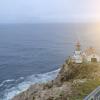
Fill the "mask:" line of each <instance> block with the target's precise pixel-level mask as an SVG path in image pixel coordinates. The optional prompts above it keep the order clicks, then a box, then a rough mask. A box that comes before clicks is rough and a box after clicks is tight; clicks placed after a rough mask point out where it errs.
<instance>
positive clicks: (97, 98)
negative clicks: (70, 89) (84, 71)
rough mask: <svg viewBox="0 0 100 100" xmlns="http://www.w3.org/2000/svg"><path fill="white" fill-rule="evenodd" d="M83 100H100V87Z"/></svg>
mask: <svg viewBox="0 0 100 100" xmlns="http://www.w3.org/2000/svg"><path fill="white" fill-rule="evenodd" d="M83 100H100V86H98V87H97V88H96V89H95V90H94V91H93V92H91V93H90V94H89V95H88V96H87V97H85V98H84V99H83Z"/></svg>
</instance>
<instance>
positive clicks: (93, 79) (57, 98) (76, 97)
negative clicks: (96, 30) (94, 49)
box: [12, 62, 100, 100]
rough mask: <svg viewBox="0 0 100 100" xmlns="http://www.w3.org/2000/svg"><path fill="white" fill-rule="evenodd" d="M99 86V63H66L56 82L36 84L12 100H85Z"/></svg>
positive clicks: (61, 68)
mask: <svg viewBox="0 0 100 100" xmlns="http://www.w3.org/2000/svg"><path fill="white" fill-rule="evenodd" d="M99 85H100V64H99V63H81V64H75V63H67V62H65V63H64V64H63V65H62V66H61V67H60V71H59V73H58V75H57V77H56V78H55V79H54V80H51V81H49V82H47V83H40V84H34V85H32V86H30V88H29V89H27V90H26V91H24V92H22V93H20V94H19V95H17V96H15V97H14V98H13V99H12V100H83V99H84V98H85V97H86V96H87V95H88V94H89V93H90V92H92V91H93V90H94V89H95V88H96V87H98V86H99Z"/></svg>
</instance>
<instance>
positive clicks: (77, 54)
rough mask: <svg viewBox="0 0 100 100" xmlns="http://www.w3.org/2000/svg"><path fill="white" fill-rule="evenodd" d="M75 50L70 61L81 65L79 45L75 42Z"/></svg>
mask: <svg viewBox="0 0 100 100" xmlns="http://www.w3.org/2000/svg"><path fill="white" fill-rule="evenodd" d="M75 47H76V49H75V51H74V55H73V57H72V61H73V62H75V63H82V62H83V58H82V52H81V49H80V47H81V46H80V43H79V42H77V44H76V45H75Z"/></svg>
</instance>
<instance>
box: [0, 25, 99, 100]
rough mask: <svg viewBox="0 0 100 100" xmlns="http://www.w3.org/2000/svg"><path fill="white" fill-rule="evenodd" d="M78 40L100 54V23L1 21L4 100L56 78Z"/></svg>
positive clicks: (1, 95)
mask: <svg viewBox="0 0 100 100" xmlns="http://www.w3.org/2000/svg"><path fill="white" fill-rule="evenodd" d="M77 41H80V43H81V45H82V49H84V48H86V47H88V46H93V47H95V48H96V49H97V52H98V53H99V54H100V52H99V51H100V48H99V47H100V46H99V42H100V29H99V24H97V23H96V24H94V23H92V24H91V23H40V24H39V23H38V24H0V100H11V98H12V97H13V96H15V95H17V94H18V93H20V92H22V91H24V90H26V89H27V88H28V87H29V86H30V85H32V84H34V83H40V82H46V81H48V80H52V79H54V78H55V77H56V76H57V73H58V72H59V69H60V66H61V65H62V64H63V63H64V61H65V60H66V59H67V58H68V56H70V55H72V54H73V52H74V46H75V43H76V42H77Z"/></svg>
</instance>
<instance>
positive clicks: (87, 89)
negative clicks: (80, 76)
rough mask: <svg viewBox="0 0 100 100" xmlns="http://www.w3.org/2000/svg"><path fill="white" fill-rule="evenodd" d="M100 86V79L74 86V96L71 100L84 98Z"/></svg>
mask: <svg viewBox="0 0 100 100" xmlns="http://www.w3.org/2000/svg"><path fill="white" fill-rule="evenodd" d="M98 86H100V79H95V80H87V81H86V82H84V83H81V84H77V86H76V85H74V86H73V88H74V91H73V96H72V97H70V100H83V98H84V97H86V96H87V95H88V94H89V93H91V92H92V91H93V90H94V89H95V88H96V87H98Z"/></svg>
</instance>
